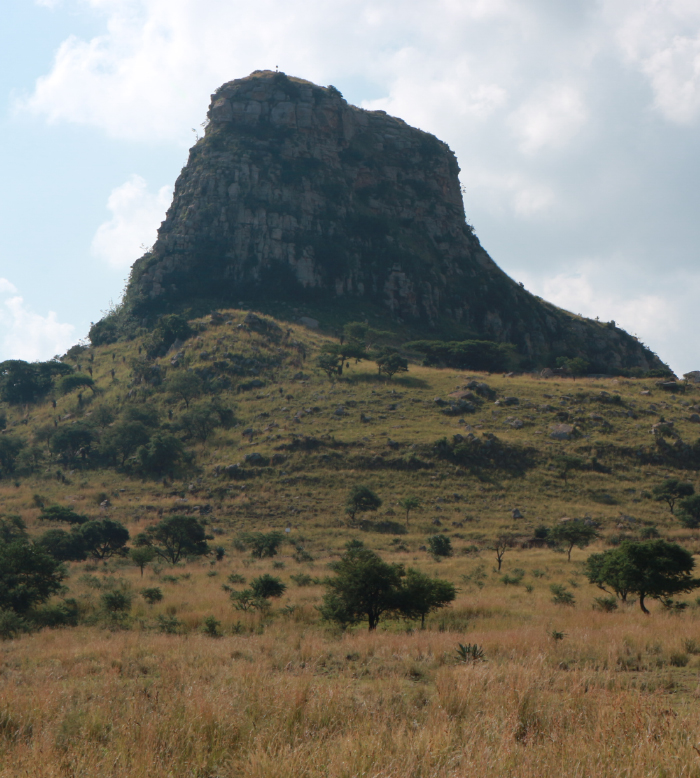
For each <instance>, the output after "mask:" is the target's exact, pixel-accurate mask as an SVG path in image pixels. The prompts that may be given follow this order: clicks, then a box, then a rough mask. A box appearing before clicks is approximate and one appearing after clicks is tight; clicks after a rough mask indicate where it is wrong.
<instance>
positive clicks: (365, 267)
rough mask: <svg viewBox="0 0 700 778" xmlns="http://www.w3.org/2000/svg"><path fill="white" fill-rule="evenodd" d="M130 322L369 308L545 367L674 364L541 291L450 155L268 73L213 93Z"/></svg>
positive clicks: (394, 122)
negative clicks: (509, 251) (513, 260)
mask: <svg viewBox="0 0 700 778" xmlns="http://www.w3.org/2000/svg"><path fill="white" fill-rule="evenodd" d="M208 116H209V124H208V126H207V128H206V132H205V135H204V137H203V138H201V139H200V140H198V142H197V143H196V144H195V146H194V147H193V148H192V149H191V151H190V156H189V160H188V163H187V165H186V167H185V168H183V170H182V173H181V175H180V176H179V178H178V180H177V183H176V186H175V193H174V197H173V202H172V205H171V207H170V209H169V210H168V213H167V217H166V219H165V221H164V222H163V224H162V226H161V228H160V230H159V233H158V240H157V242H156V244H155V246H154V247H153V249H152V250H151V251H150V252H148V253H147V254H146V255H145V256H143V257H142V258H141V259H139V260H138V261H137V262H136V263H135V265H134V267H133V270H132V274H131V279H130V282H129V285H128V288H127V293H126V297H125V306H124V310H125V311H126V312H128V314H129V315H131V316H134V317H137V318H139V319H140V320H147V319H149V317H150V319H151V320H152V319H153V316H154V315H156V314H158V313H162V312H164V311H169V310H177V309H178V308H179V307H187V306H192V305H193V304H194V303H197V304H198V305H200V307H201V305H202V304H204V305H206V304H211V306H217V305H226V304H228V305H237V304H238V303H239V302H241V301H245V302H252V301H255V300H278V299H293V300H303V301H305V302H306V304H307V310H308V309H309V308H308V306H313V303H314V301H325V302H327V301H328V299H329V298H333V299H334V300H336V301H337V304H338V305H339V306H342V305H343V303H344V302H348V301H352V300H357V299H358V298H359V299H362V300H363V301H366V302H367V303H368V304H372V305H374V306H378V307H379V308H381V309H383V310H384V311H385V312H386V313H387V314H388V315H390V316H391V317H392V318H393V319H394V320H395V321H397V322H399V323H400V322H404V323H406V324H407V325H408V324H410V325H411V327H412V331H413V332H414V333H415V332H416V326H418V327H419V328H422V330H421V331H424V336H425V337H434V336H435V335H436V334H439V335H440V336H441V337H447V338H455V339H462V338H464V337H478V338H484V339H492V340H498V341H506V342H510V343H513V344H515V345H516V347H517V349H518V352H519V353H520V354H521V355H522V356H523V357H524V358H525V359H529V360H530V361H531V362H532V363H533V364H545V363H546V362H551V360H552V358H553V356H556V355H566V356H583V357H586V358H587V359H589V360H590V361H591V362H592V363H593V364H595V365H596V366H598V367H599V368H600V369H604V368H612V367H635V366H636V367H640V368H642V369H649V368H652V367H658V366H660V364H661V363H660V362H659V361H658V359H657V358H656V357H655V356H654V355H653V354H651V353H650V352H649V351H648V350H646V349H645V348H644V347H643V346H642V345H641V344H639V343H638V342H637V341H636V340H635V339H634V338H632V337H630V336H629V335H628V334H627V333H624V332H622V331H621V330H619V329H617V328H615V327H614V326H612V327H611V326H607V325H604V324H599V323H597V322H593V321H590V320H586V319H581V318H580V317H576V316H573V315H571V314H568V313H567V312H565V311H562V310H560V309H558V308H556V307H554V306H551V305H549V304H547V303H545V302H544V301H542V300H540V299H539V298H536V297H534V296H532V295H531V294H529V293H528V292H527V291H526V290H524V289H522V288H521V287H520V286H519V285H518V284H516V283H515V282H514V281H513V280H512V279H510V278H509V277H508V276H507V275H506V274H505V273H503V271H501V270H500V269H499V268H498V266H497V265H496V264H495V263H494V262H493V260H492V259H491V258H490V257H489V255H488V254H487V253H486V251H484V249H483V248H482V246H481V244H480V243H479V240H478V239H477V237H476V236H475V235H474V233H473V230H472V228H471V227H470V226H469V224H468V223H467V221H466V219H465V215H464V208H463V204H462V197H461V193H460V185H459V179H458V173H459V167H458V165H457V160H456V158H455V156H454V154H453V153H452V152H451V150H450V149H449V148H448V146H447V145H446V144H444V143H443V142H441V141H440V140H438V139H437V138H435V137H434V136H433V135H430V134H428V133H425V132H422V131H421V130H418V129H415V128H413V127H410V126H409V125H407V124H406V123H405V122H403V121H402V120H401V119H397V118H395V117H392V116H388V115H387V114H385V113H384V112H383V111H366V110H362V109H360V108H356V107H354V106H351V105H348V103H347V102H346V101H345V100H344V99H343V97H342V96H341V94H340V93H339V92H338V91H337V90H336V89H334V88H333V87H319V86H316V85H314V84H312V83H310V82H308V81H303V80H301V79H298V78H291V77H288V76H286V75H284V74H282V73H273V72H270V71H258V72H255V73H253V74H252V75H250V76H248V77H247V78H242V79H237V80H235V81H231V82H229V83H227V84H224V85H223V86H222V87H220V88H219V89H218V90H217V91H216V93H215V94H214V95H212V101H211V106H210V109H209V115H208Z"/></svg>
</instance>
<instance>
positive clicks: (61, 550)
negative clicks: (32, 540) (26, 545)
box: [37, 529, 87, 562]
mask: <svg viewBox="0 0 700 778" xmlns="http://www.w3.org/2000/svg"><path fill="white" fill-rule="evenodd" d="M37 543H38V544H39V545H40V546H42V547H43V548H45V549H46V550H47V551H48V552H49V554H51V556H52V557H54V559H58V560H59V561H61V562H81V561H82V560H83V559H87V550H86V548H85V540H84V539H83V536H82V535H81V533H80V532H76V531H75V530H73V531H71V532H66V531H65V530H64V529H50V530H48V531H47V532H44V534H43V535H40V536H39V538H38V539H37Z"/></svg>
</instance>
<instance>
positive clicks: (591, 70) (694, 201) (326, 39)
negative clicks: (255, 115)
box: [0, 0, 700, 374]
mask: <svg viewBox="0 0 700 778" xmlns="http://www.w3.org/2000/svg"><path fill="white" fill-rule="evenodd" d="M277 66H278V67H279V69H280V70H281V71H283V72H286V73H288V74H290V75H295V76H299V77H302V78H306V79H308V80H311V81H314V82H315V83H318V84H321V85H329V84H333V85H334V86H336V87H337V88H338V89H340V91H341V92H342V93H343V95H344V96H345V98H346V99H347V100H348V101H349V102H351V103H353V104H355V105H360V106H362V107H365V108H370V109H383V110H385V111H387V112H388V113H390V114H392V115H395V116H399V117H401V118H402V119H404V120H405V121H407V122H408V123H409V124H412V125H414V126H417V127H420V128H421V129H423V130H426V131H428V132H432V133H434V134H435V135H437V136H438V137H439V138H441V139H442V140H444V141H445V142H447V143H448V144H449V146H450V147H451V148H452V149H453V151H454V152H455V153H456V155H457V159H458V161H459V164H460V167H461V174H460V178H461V182H462V186H463V196H464V203H465V211H466V215H467V220H468V221H469V223H470V224H473V225H474V227H475V230H476V233H477V235H478V236H479V238H480V240H481V242H482V244H483V245H484V247H485V248H486V249H487V250H488V251H489V253H490V254H491V256H492V257H493V259H494V260H495V261H496V262H497V263H498V264H499V265H500V266H501V267H502V268H503V269H504V270H505V271H506V272H507V273H508V274H509V275H511V276H512V277H513V278H514V279H515V280H517V281H521V282H523V283H524V284H525V286H526V288H527V289H529V290H530V291H531V292H533V293H535V294H538V295H541V296H542V297H544V298H545V299H547V300H550V301H551V302H553V303H555V304H557V305H560V306H561V307H563V308H567V309H568V310H571V311H573V312H574V313H580V314H583V315H585V316H590V317H595V316H599V317H600V319H602V320H604V321H609V320H611V319H614V320H615V321H616V323H617V324H618V325H619V326H621V327H623V328H625V329H627V330H628V331H629V332H631V333H632V334H636V335H637V336H638V337H639V338H640V339H641V340H642V341H643V342H644V343H646V344H647V345H648V346H649V347H650V348H651V349H652V350H653V351H655V352H656V353H658V354H659V356H660V357H661V358H662V359H663V360H664V361H666V362H667V363H669V364H670V365H671V367H672V368H673V369H674V370H675V371H676V372H677V373H678V374H682V373H684V372H688V371H690V370H695V369H700V340H699V339H698V337H697V336H696V332H697V331H698V330H699V329H700V306H699V305H698V299H699V298H700V262H698V250H699V247H700V240H699V239H700V209H699V208H698V205H699V200H700V195H699V187H698V184H699V182H700V153H699V152H700V134H699V133H698V129H699V125H700V3H698V2H697V0H598V1H596V0H567V2H561V0H431V2H430V3H426V2H425V1H424V0H420V2H418V1H417V0H371V1H370V0H322V1H321V0H284V2H283V1H282V0H257V2H256V3H250V2H246V3H243V2H240V1H239V0H3V23H2V25H1V26H0V130H1V131H2V143H0V170H1V171H2V177H1V178H0V360H3V359H26V360H36V359H47V358H50V357H52V356H53V355H54V354H59V353H63V352H65V351H66V349H67V348H68V347H70V346H71V345H73V344H74V343H76V342H78V341H79V340H80V339H81V338H84V337H85V336H86V335H87V332H88V330H89V327H90V323H91V322H93V321H97V320H98V319H99V318H101V316H103V315H104V313H105V312H106V311H108V310H109V309H110V308H111V306H113V305H114V304H116V303H118V301H119V300H120V298H121V294H122V291H123V288H124V285H125V282H126V279H127V277H128V273H129V268H130V266H131V264H132V263H133V262H134V260H136V259H137V258H138V257H139V256H140V255H141V254H142V253H143V251H144V248H145V247H149V246H151V245H152V244H153V242H154V241H155V238H156V230H157V228H158V226H159V225H160V222H161V221H162V220H163V218H164V216H165V211H166V210H167V207H168V205H169V202H170V198H171V195H172V188H173V185H174V183H175V180H176V178H177V176H178V174H179V172H180V170H181V168H182V166H183V165H184V164H185V162H186V160H187V151H188V148H189V147H190V146H191V145H192V143H193V142H194V140H195V133H196V132H197V131H199V132H200V133H201V124H202V122H203V121H204V120H205V115H206V111H207V107H208V104H209V100H210V95H211V93H212V92H213V91H214V90H215V89H216V88H217V87H218V86H219V85H220V84H222V83H224V82H226V81H230V80H232V79H234V78H240V77H243V76H246V75H248V74H249V73H250V72H252V71H253V70H256V69H274V68H275V67H277Z"/></svg>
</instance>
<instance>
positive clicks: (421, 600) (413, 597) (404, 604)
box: [400, 567, 457, 629]
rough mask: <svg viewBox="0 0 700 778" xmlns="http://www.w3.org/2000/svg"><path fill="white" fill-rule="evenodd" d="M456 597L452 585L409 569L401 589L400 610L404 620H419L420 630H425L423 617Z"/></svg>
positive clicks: (455, 591)
mask: <svg viewBox="0 0 700 778" xmlns="http://www.w3.org/2000/svg"><path fill="white" fill-rule="evenodd" d="M456 596H457V590H456V589H455V587H454V584H451V583H450V582H449V581H444V580H442V579H441V578H431V577H430V576H429V575H426V574H425V573H421V572H419V571H418V570H414V569H413V568H412V567H409V568H408V572H407V573H406V577H405V579H404V581H403V585H402V587H401V595H400V601H401V602H400V610H401V613H402V614H403V615H404V616H405V617H406V618H409V619H417V618H420V628H421V629H425V617H426V616H427V615H428V614H429V613H432V612H433V611H436V610H439V609H440V608H444V607H445V606H446V605H449V603H451V602H452V601H453V600H454V599H455V597H456Z"/></svg>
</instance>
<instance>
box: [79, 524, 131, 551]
mask: <svg viewBox="0 0 700 778" xmlns="http://www.w3.org/2000/svg"><path fill="white" fill-rule="evenodd" d="M79 532H80V534H81V535H82V536H83V540H84V542H85V548H86V550H87V551H89V552H90V553H91V554H92V556H93V557H94V558H95V559H109V557H111V556H113V555H114V554H123V553H124V548H125V546H126V544H127V542H128V540H129V530H128V529H127V528H126V527H125V526H124V525H123V524H122V523H121V522H118V521H114V520H113V519H100V520H98V521H88V522H86V523H85V524H82V525H81V527H80V530H79Z"/></svg>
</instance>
